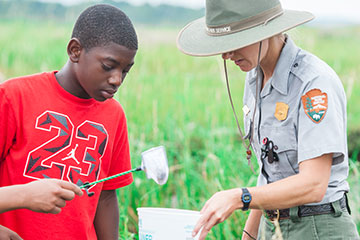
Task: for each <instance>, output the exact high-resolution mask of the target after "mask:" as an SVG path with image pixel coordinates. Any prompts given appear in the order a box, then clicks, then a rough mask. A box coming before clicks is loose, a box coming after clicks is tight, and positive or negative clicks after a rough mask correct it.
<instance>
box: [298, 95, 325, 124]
mask: <svg viewBox="0 0 360 240" xmlns="http://www.w3.org/2000/svg"><path fill="white" fill-rule="evenodd" d="M301 101H302V104H303V107H304V110H305V113H306V115H307V116H308V117H309V118H310V119H311V120H312V121H313V122H314V123H320V122H321V121H322V120H323V119H324V117H325V113H326V111H327V108H328V97H327V94H326V93H325V92H321V90H320V89H312V90H310V91H308V92H307V93H306V94H305V95H304V96H302V97H301Z"/></svg>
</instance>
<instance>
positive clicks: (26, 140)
mask: <svg viewBox="0 0 360 240" xmlns="http://www.w3.org/2000/svg"><path fill="white" fill-rule="evenodd" d="M137 44H138V43H137V36H136V32H135V30H134V27H133V25H132V23H131V21H130V20H129V18H128V17H127V16H126V15H125V14H124V13H123V12H122V11H120V10H119V9H118V8H115V7H113V6H110V5H105V4H99V5H95V6H92V7H89V8H87V9H86V10H85V11H84V12H82V13H81V15H80V16H79V18H78V20H77V21H76V24H75V26H74V29H73V33H72V38H71V40H70V42H69V43H68V46H67V53H68V56H69V60H68V61H67V63H66V64H65V65H64V67H63V68H62V69H61V70H60V71H59V72H57V71H54V72H51V73H41V74H37V75H32V76H26V77H21V78H17V79H13V80H9V81H6V82H5V83H3V84H2V85H0V99H1V100H0V112H1V115H0V185H1V186H8V185H14V184H24V183H27V182H30V181H31V180H33V179H44V178H55V179H62V180H65V181H69V182H72V183H74V184H76V185H78V186H81V185H82V184H84V183H85V182H92V181H95V180H98V179H101V178H104V177H107V176H110V175H113V174H116V173H118V172H122V171H126V170H129V169H130V168H131V165H130V154H129V144H128V137H127V126H126V118H125V114H124V111H123V109H122V107H121V106H120V104H119V103H118V102H117V101H115V100H114V99H112V98H113V96H114V94H115V93H116V91H117V90H118V88H119V86H120V85H121V84H122V82H123V81H124V78H125V76H126V74H127V72H128V71H129V70H130V68H131V67H132V65H133V64H134V57H135V54H136V52H137V48H138V45H137ZM131 182H132V175H131V174H128V175H125V176H123V177H122V178H117V179H113V180H110V181H107V182H105V183H99V184H97V185H95V186H93V187H92V188H91V189H90V190H91V191H92V192H94V193H95V195H94V196H93V197H88V196H86V195H83V196H82V197H78V196H76V197H75V198H74V200H72V201H71V202H69V203H68V204H67V206H66V207H64V208H63V209H62V211H61V214H57V215H51V214H43V213H35V212H31V211H29V210H27V209H21V210H14V211H10V212H6V213H3V214H0V225H4V226H5V227H7V228H9V229H11V230H13V231H15V232H17V233H18V234H19V235H20V237H22V238H24V239H26V240H27V239H40V240H41V239H53V240H56V239H77V240H81V239H107V240H108V239H109V240H110V239H118V223H119V222H118V221H119V220H118V219H119V210H118V205H117V204H118V202H117V197H116V192H115V189H116V188H120V187H124V186H126V185H128V184H130V183H131Z"/></svg>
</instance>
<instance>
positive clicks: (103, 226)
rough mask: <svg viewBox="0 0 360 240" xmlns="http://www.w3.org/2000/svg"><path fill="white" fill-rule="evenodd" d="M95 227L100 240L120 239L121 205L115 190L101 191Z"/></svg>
mask: <svg viewBox="0 0 360 240" xmlns="http://www.w3.org/2000/svg"><path fill="white" fill-rule="evenodd" d="M94 227H95V231H96V236H97V238H98V240H118V239H119V207H118V200H117V196H116V191H115V190H103V191H102V192H101V194H100V199H99V203H98V206H97V209H96V215H95V219H94Z"/></svg>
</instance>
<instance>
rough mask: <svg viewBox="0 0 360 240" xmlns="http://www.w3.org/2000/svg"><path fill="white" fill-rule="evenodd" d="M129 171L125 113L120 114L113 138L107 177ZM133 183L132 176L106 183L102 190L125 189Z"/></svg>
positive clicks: (129, 162) (127, 175)
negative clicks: (113, 142)
mask: <svg viewBox="0 0 360 240" xmlns="http://www.w3.org/2000/svg"><path fill="white" fill-rule="evenodd" d="M130 169H131V161H130V150H129V140H128V130H127V124H126V117H125V113H124V112H123V110H122V112H121V116H120V120H119V127H118V130H117V133H116V136H115V144H114V152H113V154H112V159H111V164H110V170H109V174H108V175H109V176H112V175H115V174H118V173H122V172H125V171H128V170H130ZM132 182H133V177H132V174H131V173H129V174H126V175H124V176H121V177H118V178H114V179H112V180H109V181H106V182H105V183H104V185H103V190H113V189H117V188H121V187H125V186H127V185H129V184H131V183H132Z"/></svg>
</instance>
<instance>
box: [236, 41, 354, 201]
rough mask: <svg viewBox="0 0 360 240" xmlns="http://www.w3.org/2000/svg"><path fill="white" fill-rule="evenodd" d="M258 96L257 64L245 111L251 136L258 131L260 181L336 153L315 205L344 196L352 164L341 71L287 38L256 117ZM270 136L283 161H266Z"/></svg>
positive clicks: (250, 78)
mask: <svg viewBox="0 0 360 240" xmlns="http://www.w3.org/2000/svg"><path fill="white" fill-rule="evenodd" d="M259 86H261V84H260V83H259ZM259 88H260V87H259ZM255 97H256V69H253V70H252V71H250V72H249V73H248V74H247V77H246V83H245V90H244V108H243V110H244V109H245V110H244V127H245V133H246V135H247V137H250V135H251V134H253V142H252V147H253V149H254V152H255V154H256V157H257V159H258V164H259V168H260V169H263V171H265V174H264V173H262V172H261V173H260V175H259V178H258V185H264V184H267V183H271V182H275V181H278V180H280V179H283V178H286V177H289V176H292V175H294V174H297V173H298V172H299V163H301V162H302V161H306V160H309V159H312V158H315V157H319V156H321V155H323V154H326V153H333V163H332V167H331V176H330V180H329V184H328V188H327V191H326V194H325V197H324V198H323V200H322V201H321V202H320V203H312V204H310V205H316V204H323V203H328V202H333V201H336V200H338V199H340V198H341V197H342V196H343V194H344V192H347V191H348V190H349V185H348V183H347V181H346V178H347V176H348V171H349V169H348V153H347V137H346V136H347V135H346V121H347V120H346V95H345V92H344V88H343V86H342V83H341V81H340V79H339V78H338V76H337V74H336V73H335V72H334V71H333V70H332V69H331V68H330V67H329V66H328V65H327V64H326V63H325V62H323V61H322V60H320V59H319V58H317V57H316V56H314V55H312V54H310V53H308V52H306V51H304V50H302V49H300V48H299V47H297V46H296V45H295V44H294V42H293V41H292V40H291V39H290V38H289V37H288V38H287V41H286V44H285V46H284V48H283V50H282V52H281V55H280V58H279V60H278V63H277V65H276V67H275V71H274V74H273V76H272V77H271V78H270V79H269V80H268V82H267V83H266V84H265V86H264V88H263V89H262V90H261V92H260V93H259V98H258V104H257V105H258V106H257V108H256V112H255V118H254V121H252V115H253V111H254V109H255ZM277 105H278V106H279V108H277ZM275 116H278V117H275ZM279 116H280V117H279ZM279 119H280V120H279ZM252 124H254V132H252V128H251V125H252ZM265 137H267V138H268V139H269V140H271V141H273V143H274V145H276V146H277V150H275V152H276V153H277V154H278V157H279V161H275V162H273V163H269V162H268V159H267V158H265V159H264V160H263V161H262V160H261V158H260V156H261V146H262V140H263V139H264V138H265ZM266 175H267V176H266Z"/></svg>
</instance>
